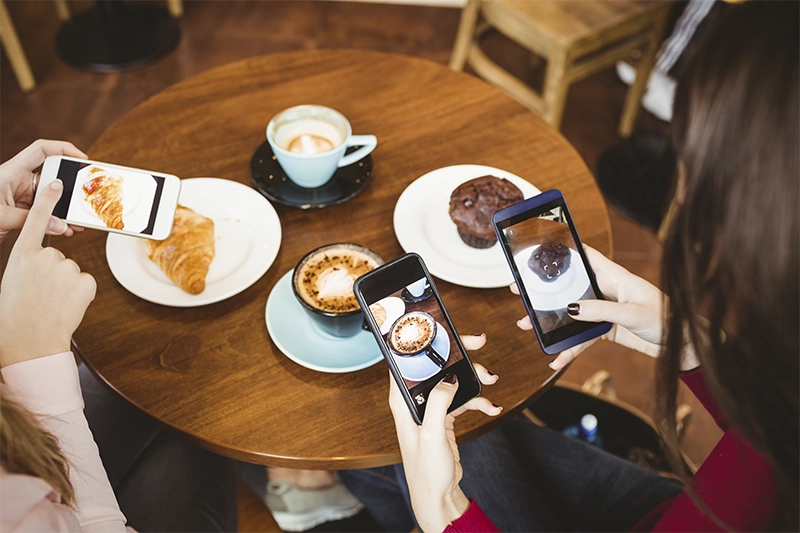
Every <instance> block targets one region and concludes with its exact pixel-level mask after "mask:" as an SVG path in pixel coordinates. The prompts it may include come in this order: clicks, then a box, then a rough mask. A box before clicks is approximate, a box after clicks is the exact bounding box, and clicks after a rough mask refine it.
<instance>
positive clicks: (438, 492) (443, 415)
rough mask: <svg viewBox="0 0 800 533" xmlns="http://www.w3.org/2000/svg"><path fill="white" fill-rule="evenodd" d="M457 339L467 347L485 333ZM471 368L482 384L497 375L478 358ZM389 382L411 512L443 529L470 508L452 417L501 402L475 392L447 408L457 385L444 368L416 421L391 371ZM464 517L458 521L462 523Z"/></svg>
mask: <svg viewBox="0 0 800 533" xmlns="http://www.w3.org/2000/svg"><path fill="white" fill-rule="evenodd" d="M461 340H462V341H463V342H464V346H465V347H466V348H467V349H468V350H477V349H478V348H481V347H482V346H483V345H484V343H485V338H484V337H461ZM475 371H476V372H477V374H478V377H479V378H480V380H481V383H483V384H484V385H492V384H494V383H495V382H496V381H497V376H496V375H495V374H492V373H491V372H489V371H487V370H486V369H485V368H484V367H483V366H481V365H479V364H476V365H475ZM389 382H390V384H389V407H390V408H391V411H392V417H393V418H394V424H395V429H396V431H397V441H398V444H399V445H400V455H401V456H402V458H403V468H404V470H405V474H406V481H407V483H408V492H409V495H410V497H411V506H412V508H413V509H414V516H415V517H416V519H417V523H418V524H419V526H420V528H421V529H422V531H424V532H425V533H438V532H440V531H444V530H445V529H446V528H447V527H452V526H453V524H455V523H456V522H458V520H459V519H461V518H464V516H465V515H469V514H470V508H471V503H470V500H469V499H468V498H467V497H466V496H465V495H464V492H463V491H462V490H461V487H459V482H460V481H461V476H462V473H463V472H462V469H461V463H460V462H459V456H458V447H457V445H456V436H455V429H454V424H455V418H456V416H458V415H459V414H461V413H464V412H466V411H468V410H478V411H482V412H483V413H485V414H487V415H489V416H497V415H498V414H500V412H501V411H502V407H500V406H497V405H494V404H493V403H492V402H490V401H489V400H487V399H486V398H484V397H477V398H473V399H471V400H469V401H468V402H467V403H465V404H464V405H463V406H461V407H460V408H458V409H456V410H455V411H453V412H452V413H449V414H448V412H447V409H448V408H449V407H450V404H451V403H452V402H453V398H454V397H455V395H456V391H457V390H458V381H457V378H456V375H455V374H448V375H447V376H446V377H445V378H444V379H443V380H442V381H441V382H439V384H438V385H436V386H435V387H434V388H433V390H431V392H430V395H429V396H428V403H427V407H426V408H425V419H424V420H423V423H422V425H421V426H418V425H417V423H416V422H415V421H414V419H413V418H412V416H411V413H410V412H409V411H408V406H406V402H405V401H404V400H403V396H402V394H401V393H400V389H399V388H398V385H397V383H396V382H395V380H394V379H393V378H392V377H391V375H390V376H389ZM480 514H482V513H480ZM465 523H466V522H462V525H463V524H465ZM465 531H466V530H465Z"/></svg>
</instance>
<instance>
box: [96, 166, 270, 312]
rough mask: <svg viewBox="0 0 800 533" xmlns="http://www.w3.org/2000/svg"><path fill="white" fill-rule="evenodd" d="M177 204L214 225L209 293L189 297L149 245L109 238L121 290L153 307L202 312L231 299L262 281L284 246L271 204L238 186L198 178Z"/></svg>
mask: <svg viewBox="0 0 800 533" xmlns="http://www.w3.org/2000/svg"><path fill="white" fill-rule="evenodd" d="M178 202H179V203H180V204H181V205H183V206H186V207H188V208H190V209H192V210H194V211H195V212H197V213H199V214H201V215H203V216H205V217H208V218H210V219H212V220H213V221H214V239H215V243H214V246H215V254H214V260H213V261H211V266H210V267H209V270H208V275H207V276H206V289H205V290H204V291H203V292H201V293H200V294H197V295H192V294H189V293H187V292H184V291H183V290H181V289H180V287H178V286H177V285H175V283H173V282H172V281H171V280H170V279H169V278H168V277H167V275H166V274H164V272H163V271H162V270H161V269H160V268H159V267H158V266H157V265H156V264H155V263H153V262H152V261H151V260H150V259H149V258H148V257H147V252H148V248H147V243H146V241H145V240H144V239H141V238H138V237H131V236H128V235H120V234H118V233H109V235H108V239H107V240H106V259H107V260H108V266H109V268H111V273H112V274H113V275H114V277H115V278H116V279H117V281H119V283H120V285H122V286H123V287H125V288H126V289H127V290H128V291H130V292H131V293H133V294H135V295H136V296H138V297H139V298H142V299H144V300H147V301H150V302H153V303H157V304H161V305H168V306H172V307H197V306H200V305H206V304H211V303H214V302H219V301H221V300H225V299H226V298H230V297H231V296H234V295H235V294H239V293H240V292H242V291H243V290H245V289H246V288H248V287H249V286H250V285H252V284H253V283H255V282H256V281H258V280H259V279H261V276H263V275H264V273H265V272H266V271H267V269H269V267H270V265H272V262H273V261H274V260H275V256H277V255H278V249H279V248H280V245H281V221H280V219H279V218H278V213H276V212H275V208H273V207H272V204H270V203H269V201H267V199H266V198H264V197H263V196H261V195H260V194H259V193H258V192H256V191H255V190H253V189H251V188H250V187H248V186H246V185H242V184H241V183H238V182H235V181H230V180H225V179H217V178H194V179H185V180H182V181H181V194H180V199H179V200H178Z"/></svg>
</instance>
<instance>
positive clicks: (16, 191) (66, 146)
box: [0, 139, 86, 241]
mask: <svg viewBox="0 0 800 533" xmlns="http://www.w3.org/2000/svg"><path fill="white" fill-rule="evenodd" d="M50 155H70V156H74V157H84V158H85V157H86V154H84V153H83V152H81V151H80V150H78V149H77V148H76V147H75V146H74V145H73V144H72V143H68V142H65V141H51V140H46V139H39V140H38V141H35V142H33V143H31V144H30V145H28V146H27V147H25V149H23V150H22V151H21V152H19V153H18V154H17V155H15V156H14V157H12V158H11V159H9V160H8V161H6V162H5V163H3V164H2V165H0V241H2V240H3V239H4V238H5V237H6V236H7V235H8V233H9V232H10V231H13V230H18V229H20V228H22V226H23V224H24V223H25V219H26V218H27V217H28V210H29V209H30V208H31V205H33V198H34V192H35V191H34V179H35V177H36V175H37V174H36V172H35V170H36V169H37V168H39V167H41V166H42V163H44V160H45V158H46V157H47V156H50ZM76 228H77V227H76ZM76 228H72V227H70V226H68V225H67V224H66V223H65V222H64V221H63V220H60V219H58V218H55V217H52V218H51V219H50V223H49V224H48V226H47V233H46V234H47V235H65V236H67V237H69V236H71V235H72V233H73V230H75V229H76ZM77 229H78V231H80V230H81V229H82V228H77Z"/></svg>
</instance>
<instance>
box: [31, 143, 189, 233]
mask: <svg viewBox="0 0 800 533" xmlns="http://www.w3.org/2000/svg"><path fill="white" fill-rule="evenodd" d="M56 179H60V180H61V181H62V182H63V183H64V192H63V193H62V195H61V199H60V200H59V201H58V204H56V207H55V209H53V216H56V217H58V218H61V219H63V220H65V221H66V222H67V223H69V224H73V225H75V226H83V227H86V228H95V229H101V230H105V231H111V232H114V233H123V234H125V235H133V236H135V237H144V238H146V239H153V240H157V241H161V240H164V239H166V238H167V237H169V234H170V232H171V231H172V223H173V222H174V220H175V209H176V208H177V207H178V196H179V194H180V192H181V180H180V179H179V178H178V177H177V176H173V175H172V174H164V173H161V172H150V171H149V170H141V169H137V168H129V167H122V166H119V165H112V164H110V163H100V162H97V161H89V160H88V159H79V158H76V157H68V156H61V155H53V156H50V157H48V158H46V159H45V160H44V165H42V172H41V175H40V177H39V184H38V186H37V188H36V194H37V195H38V194H39V191H42V190H43V189H44V187H46V186H47V185H48V184H50V183H52V182H53V181H55V180H56Z"/></svg>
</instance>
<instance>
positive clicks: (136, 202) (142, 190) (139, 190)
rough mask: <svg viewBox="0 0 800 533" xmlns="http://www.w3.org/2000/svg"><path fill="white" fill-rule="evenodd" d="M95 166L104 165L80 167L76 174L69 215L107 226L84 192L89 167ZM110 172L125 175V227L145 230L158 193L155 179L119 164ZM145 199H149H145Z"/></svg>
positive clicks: (118, 175) (115, 174)
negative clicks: (119, 167) (123, 167)
mask: <svg viewBox="0 0 800 533" xmlns="http://www.w3.org/2000/svg"><path fill="white" fill-rule="evenodd" d="M95 167H98V168H103V167H102V166H100V165H89V166H87V167H83V168H82V169H80V170H79V171H78V174H77V175H76V176H75V187H74V188H73V190H72V199H71V200H70V209H69V213H68V214H67V218H68V219H70V220H76V221H77V220H81V221H86V222H88V223H91V224H94V225H95V226H100V227H103V226H105V225H106V223H105V222H104V221H103V219H101V218H100V216H99V215H98V214H97V213H96V212H95V210H94V209H93V208H92V206H91V205H90V204H89V203H88V202H87V201H86V196H85V194H84V192H83V186H84V184H85V183H86V182H87V181H89V170H91V169H92V168H95ZM108 174H110V175H112V176H116V177H118V178H122V222H123V223H124V224H125V229H126V230H127V231H136V232H141V231H142V230H144V229H145V228H146V227H147V225H148V223H149V222H150V210H151V208H152V207H151V206H152V205H153V198H154V197H155V193H156V182H155V180H153V179H147V178H146V177H145V176H142V175H141V174H138V173H136V172H130V171H127V170H121V169H116V168H115V169H113V170H110V171H108ZM145 199H146V200H147V201H144V200H145ZM140 206H141V209H139V207H140Z"/></svg>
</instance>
